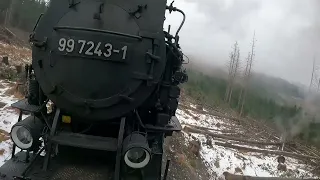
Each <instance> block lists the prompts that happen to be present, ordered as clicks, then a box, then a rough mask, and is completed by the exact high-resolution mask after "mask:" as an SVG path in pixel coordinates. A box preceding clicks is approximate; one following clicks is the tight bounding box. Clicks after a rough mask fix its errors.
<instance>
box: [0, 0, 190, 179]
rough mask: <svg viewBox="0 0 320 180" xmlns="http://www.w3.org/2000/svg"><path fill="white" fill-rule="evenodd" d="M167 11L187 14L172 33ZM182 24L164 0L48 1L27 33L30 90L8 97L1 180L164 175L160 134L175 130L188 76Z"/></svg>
mask: <svg viewBox="0 0 320 180" xmlns="http://www.w3.org/2000/svg"><path fill="white" fill-rule="evenodd" d="M166 11H169V13H172V12H177V13H181V14H182V16H183V21H182V22H181V24H180V26H179V28H178V30H177V32H176V33H175V35H171V34H170V27H169V28H168V30H167V31H165V30H164V28H163V26H164V21H165V13H166ZM184 22H185V14H184V12H183V11H182V10H180V9H178V8H176V7H174V6H173V2H172V3H171V4H169V5H168V4H167V1H166V0H130V1H129V0H68V1H67V0H52V1H51V2H50V4H49V5H48V8H47V10H46V12H45V13H44V14H41V15H40V17H39V19H38V20H37V22H36V24H35V27H34V30H33V32H32V33H31V34H30V43H31V46H32V64H31V65H26V68H25V72H26V76H25V78H26V79H27V86H28V93H27V96H26V98H25V99H22V100H20V101H18V102H16V103H14V104H12V107H14V108H17V109H19V110H20V115H19V119H18V122H17V123H16V124H15V125H13V126H12V129H11V132H10V135H11V139H12V141H13V151H12V156H11V158H10V159H9V160H8V161H7V162H6V163H5V164H4V165H3V166H2V167H0V179H2V180H5V179H6V180H7V179H10V180H11V179H17V180H45V179H50V180H51V179H52V180H53V179H59V180H64V179H78V180H82V179H85V180H107V179H114V180H120V179H121V180H136V179H145V180H160V179H166V177H167V173H168V167H169V163H170V160H167V161H163V160H164V159H165V157H164V149H163V144H164V139H165V138H166V137H167V136H172V133H173V132H175V131H181V124H180V123H179V120H178V119H177V118H176V116H175V111H176V109H177V107H178V100H179V96H180V88H179V85H180V84H182V83H184V82H186V81H187V80H188V76H187V74H186V71H185V69H183V64H184V55H183V53H182V51H181V48H180V46H179V35H178V34H179V32H180V30H181V28H182V26H183V24H184ZM49 105H50V106H49ZM23 114H28V116H27V117H26V118H25V119H23V118H22V117H23ZM19 149H20V152H18V150H19Z"/></svg>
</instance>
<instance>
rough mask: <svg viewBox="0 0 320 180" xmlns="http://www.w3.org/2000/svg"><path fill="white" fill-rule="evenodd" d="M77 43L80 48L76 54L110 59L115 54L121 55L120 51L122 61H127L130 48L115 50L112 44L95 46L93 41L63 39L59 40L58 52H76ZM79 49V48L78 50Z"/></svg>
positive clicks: (124, 47)
mask: <svg viewBox="0 0 320 180" xmlns="http://www.w3.org/2000/svg"><path fill="white" fill-rule="evenodd" d="M76 43H77V44H78V46H80V48H79V50H76V51H77V52H76V53H79V54H85V55H88V56H93V55H97V56H99V57H102V56H104V57H106V58H108V57H110V56H111V55H112V54H113V53H116V54H119V53H120V51H121V53H122V59H123V60H124V59H126V57H127V50H128V46H123V47H122V48H121V49H113V46H112V44H111V43H106V44H103V45H102V43H101V42H98V43H97V44H95V43H94V42H93V41H86V40H78V41H77V42H75V40H74V39H66V38H61V39H59V47H58V50H59V51H61V52H63V51H66V52H68V53H72V52H74V51H75V49H76V48H75V47H76ZM77 49H78V48H77Z"/></svg>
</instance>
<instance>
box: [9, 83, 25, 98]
mask: <svg viewBox="0 0 320 180" xmlns="http://www.w3.org/2000/svg"><path fill="white" fill-rule="evenodd" d="M4 94H5V95H7V96H12V95H13V96H14V97H15V98H18V99H23V98H24V95H23V94H22V93H21V92H20V91H19V86H18V84H15V85H13V86H11V87H10V88H9V89H8V90H7V91H5V92H4Z"/></svg>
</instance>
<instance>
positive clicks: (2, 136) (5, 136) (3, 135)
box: [0, 129, 10, 142]
mask: <svg viewBox="0 0 320 180" xmlns="http://www.w3.org/2000/svg"><path fill="white" fill-rule="evenodd" d="M9 139H10V135H9V133H8V132H7V131H5V130H3V129H0V142H3V141H6V140H9Z"/></svg>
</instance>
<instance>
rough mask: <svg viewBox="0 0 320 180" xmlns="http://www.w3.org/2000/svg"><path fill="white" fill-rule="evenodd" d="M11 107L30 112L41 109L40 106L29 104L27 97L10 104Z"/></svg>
mask: <svg viewBox="0 0 320 180" xmlns="http://www.w3.org/2000/svg"><path fill="white" fill-rule="evenodd" d="M11 107H13V108H17V109H20V110H22V111H27V112H32V113H35V112H39V111H40V110H41V106H36V105H31V104H29V103H28V99H27V98H25V99H22V100H19V101H18V102H15V103H13V104H11Z"/></svg>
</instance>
